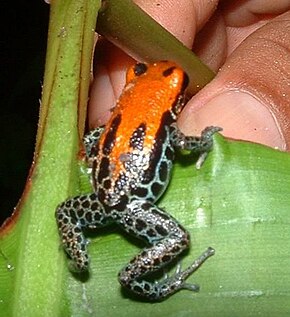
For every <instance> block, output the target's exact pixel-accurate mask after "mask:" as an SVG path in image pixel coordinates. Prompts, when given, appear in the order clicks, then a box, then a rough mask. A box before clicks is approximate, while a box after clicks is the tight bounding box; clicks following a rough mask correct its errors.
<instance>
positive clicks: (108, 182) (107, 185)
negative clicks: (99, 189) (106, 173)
mask: <svg viewBox="0 0 290 317" xmlns="http://www.w3.org/2000/svg"><path fill="white" fill-rule="evenodd" d="M111 185H112V183H111V180H110V179H106V180H105V181H104V188H105V189H109V188H111Z"/></svg>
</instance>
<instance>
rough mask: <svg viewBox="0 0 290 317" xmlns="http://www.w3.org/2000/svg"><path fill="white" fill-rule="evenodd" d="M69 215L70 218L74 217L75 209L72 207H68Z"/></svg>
mask: <svg viewBox="0 0 290 317" xmlns="http://www.w3.org/2000/svg"><path fill="white" fill-rule="evenodd" d="M69 216H70V217H71V218H72V219H76V213H75V210H74V209H70V211H69Z"/></svg>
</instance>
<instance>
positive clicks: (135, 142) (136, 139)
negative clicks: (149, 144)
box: [130, 123, 146, 150]
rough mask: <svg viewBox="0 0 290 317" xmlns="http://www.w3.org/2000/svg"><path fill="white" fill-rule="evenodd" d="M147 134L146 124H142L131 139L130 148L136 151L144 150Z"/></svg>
mask: <svg viewBox="0 0 290 317" xmlns="http://www.w3.org/2000/svg"><path fill="white" fill-rule="evenodd" d="M145 132H146V124H145V123H141V124H140V125H139V127H138V128H137V129H136V130H135V131H134V132H133V134H132V136H131V138H130V147H132V148H133V149H136V150H142V149H143V143H144V137H145Z"/></svg>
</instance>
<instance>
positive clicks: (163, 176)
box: [159, 161, 168, 182]
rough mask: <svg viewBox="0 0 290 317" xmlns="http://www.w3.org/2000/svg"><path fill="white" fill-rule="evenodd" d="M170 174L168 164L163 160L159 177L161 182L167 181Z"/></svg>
mask: <svg viewBox="0 0 290 317" xmlns="http://www.w3.org/2000/svg"><path fill="white" fill-rule="evenodd" d="M167 176H168V165H167V163H166V162H164V161H163V162H162V163H161V164H160V168H159V178H160V181H161V182H165V181H166V179H167Z"/></svg>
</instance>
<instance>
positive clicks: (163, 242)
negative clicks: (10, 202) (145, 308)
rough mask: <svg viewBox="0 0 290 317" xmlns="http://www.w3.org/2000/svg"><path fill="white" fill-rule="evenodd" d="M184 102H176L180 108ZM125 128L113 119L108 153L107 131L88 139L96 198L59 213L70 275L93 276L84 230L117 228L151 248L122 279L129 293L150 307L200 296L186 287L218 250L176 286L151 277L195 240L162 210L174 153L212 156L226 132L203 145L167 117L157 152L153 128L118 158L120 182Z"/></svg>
mask: <svg viewBox="0 0 290 317" xmlns="http://www.w3.org/2000/svg"><path fill="white" fill-rule="evenodd" d="M146 67H147V66H146V65H145V64H137V65H136V69H135V72H136V74H137V75H142V73H143V72H146ZM172 71H173V70H172V68H169V69H167V70H165V71H164V76H166V75H168V74H170V73H171V72H172ZM184 78H185V79H186V76H184ZM185 86H186V83H184V88H185ZM181 93H183V91H181ZM178 97H179V96H178ZM180 100H181V99H180V98H177V100H176V103H178V102H180ZM174 107H175V105H173V108H174ZM121 120H122V118H121V116H116V117H115V118H114V120H113V122H112V124H111V127H110V130H109V132H108V133H107V134H106V135H105V140H104V142H103V143H102V146H100V144H99V140H100V137H101V136H102V133H103V132H104V128H103V127H99V128H97V129H95V130H93V131H91V132H90V133H89V134H88V135H87V136H86V137H85V138H84V145H85V149H86V155H87V160H88V163H89V165H90V167H91V168H92V183H93V187H94V192H93V193H91V194H85V195H80V196H76V197H74V198H70V199H68V200H66V201H64V202H63V203H61V204H60V205H59V206H58V207H57V210H56V220H57V225H58V229H59V233H60V237H61V240H62V243H63V246H64V249H65V250H66V252H67V254H68V255H69V257H70V258H71V260H72V263H71V268H72V269H73V270H75V271H78V272H83V271H86V270H88V269H89V255H88V251H87V243H88V242H87V240H86V238H85V236H84V232H83V231H84V229H85V228H100V227H103V226H106V225H109V224H116V225H118V226H120V227H121V228H123V230H124V231H126V232H127V233H129V234H131V235H133V236H135V237H137V238H140V239H142V240H143V241H145V242H146V244H147V245H148V247H146V248H145V249H143V250H142V251H141V252H140V253H139V254H138V255H136V256H135V257H134V258H133V259H132V260H131V261H130V262H129V263H128V264H127V265H126V266H125V267H124V268H123V269H122V270H121V271H120V272H119V281H120V283H121V285H122V286H124V287H126V288H127V289H129V290H130V291H132V292H134V293H136V294H138V295H140V296H142V297H145V298H147V299H149V300H162V299H164V298H166V297H168V296H169V295H171V294H173V293H175V292H176V291H178V290H180V289H182V288H187V289H191V290H193V291H196V290H198V287H197V286H196V285H190V284H188V283H185V280H186V279H187V278H188V276H189V275H190V274H192V273H193V272H194V271H195V270H196V269H197V267H198V266H200V265H201V263H203V262H204V261H205V260H206V259H207V258H208V257H209V256H211V255H212V254H213V250H212V249H208V250H207V251H205V252H204V253H203V254H202V255H201V256H200V257H199V258H198V260H197V261H195V262H194V263H193V264H192V265H191V266H190V267H188V268H187V269H186V270H184V271H180V270H178V272H176V274H175V275H173V276H172V277H170V278H166V279H164V280H163V281H159V282H149V281H147V280H146V275H147V274H149V273H150V272H154V271H156V270H159V269H160V268H162V267H164V266H166V265H167V264H168V263H170V262H171V261H172V260H173V259H175V258H176V257H177V256H178V255H179V254H180V253H181V252H182V251H184V250H185V249H187V248H188V247H189V238H190V237H189V234H188V232H187V231H186V230H185V229H184V228H183V227H182V226H181V225H180V224H179V223H178V221H177V220H176V219H174V218H173V217H172V216H170V215H169V214H168V213H166V212H165V211H164V210H163V209H161V208H159V207H157V206H156V205H155V202H156V201H157V200H158V198H159V197H160V196H161V195H162V194H163V192H164V191H165V189H166V187H167V185H168V182H169V180H170V173H171V169H172V164H173V160H174V152H175V148H182V149H188V150H191V151H197V152H201V153H206V152H208V151H209V150H210V149H211V147H212V135H213V134H214V133H215V132H216V131H218V130H219V128H216V127H209V128H207V129H205V130H204V131H203V133H202V135H201V137H192V136H191V137H189V136H185V135H184V134H183V133H182V132H181V131H180V130H179V129H178V128H177V126H176V124H175V121H176V115H175V113H174V111H173V110H172V111H166V112H164V113H163V115H162V118H161V123H160V127H159V129H158V132H157V134H156V137H155V142H154V146H153V147H152V149H150V151H144V138H145V136H146V133H148V132H147V124H146V122H140V125H139V126H138V127H137V128H136V129H135V130H134V131H133V133H132V135H131V136H130V140H128V142H129V144H130V148H131V149H132V151H131V152H130V153H123V154H122V155H121V157H120V158H119V159H120V161H121V162H122V164H123V167H124V168H123V169H122V171H121V172H120V173H119V175H118V177H117V178H116V179H113V178H112V171H113V170H114V164H115V162H112V160H111V157H110V154H111V152H112V150H113V148H114V146H115V142H116V133H117V130H118V126H119V124H120V122H121Z"/></svg>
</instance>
